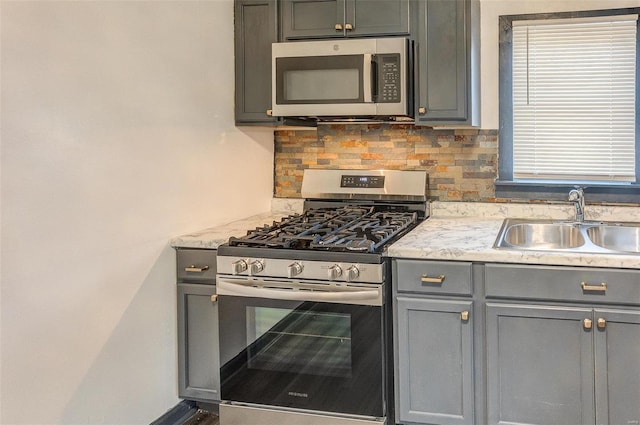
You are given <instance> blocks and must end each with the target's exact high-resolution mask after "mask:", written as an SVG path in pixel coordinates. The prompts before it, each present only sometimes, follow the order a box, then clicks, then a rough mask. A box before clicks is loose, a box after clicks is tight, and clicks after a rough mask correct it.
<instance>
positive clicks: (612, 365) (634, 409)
mask: <svg viewBox="0 0 640 425" xmlns="http://www.w3.org/2000/svg"><path fill="white" fill-rule="evenodd" d="M638 284H639V285H640V281H639V282H638ZM594 313H595V314H594V320H595V323H596V330H595V331H594V338H595V343H594V352H595V371H596V381H595V382H596V388H595V390H596V391H595V394H596V423H597V424H598V425H606V424H625V425H626V424H637V423H640V311H629V310H614V309H608V308H607V309H604V308H597V309H595V310H594Z"/></svg>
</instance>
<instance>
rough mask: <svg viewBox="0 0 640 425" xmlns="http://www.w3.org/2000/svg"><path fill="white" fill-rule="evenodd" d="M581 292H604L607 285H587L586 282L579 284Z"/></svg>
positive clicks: (604, 283) (603, 283)
mask: <svg viewBox="0 0 640 425" xmlns="http://www.w3.org/2000/svg"><path fill="white" fill-rule="evenodd" d="M580 286H582V290H583V291H596V292H606V291H607V283H606V282H602V283H601V284H600V285H589V284H588V283H587V282H582V283H580Z"/></svg>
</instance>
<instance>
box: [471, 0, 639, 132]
mask: <svg viewBox="0 0 640 425" xmlns="http://www.w3.org/2000/svg"><path fill="white" fill-rule="evenodd" d="M624 7H640V0H480V19H481V25H480V29H481V34H480V43H481V46H480V60H481V65H480V66H481V75H480V82H481V91H482V94H481V117H480V119H481V125H480V127H481V128H484V129H497V128H498V125H499V124H498V123H499V121H498V16H500V15H516V14H521V13H542V12H568V11H577V10H594V9H616V8H624Z"/></svg>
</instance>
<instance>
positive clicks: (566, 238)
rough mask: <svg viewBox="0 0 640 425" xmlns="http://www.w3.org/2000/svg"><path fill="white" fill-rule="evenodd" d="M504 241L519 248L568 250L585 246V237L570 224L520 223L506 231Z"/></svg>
mask: <svg viewBox="0 0 640 425" xmlns="http://www.w3.org/2000/svg"><path fill="white" fill-rule="evenodd" d="M504 241H505V242H506V243H508V244H509V245H511V246H513V247H518V248H538V249H566V248H576V247H579V246H582V245H584V236H582V232H580V229H578V228H576V227H574V226H571V225H568V224H554V223H520V224H513V225H511V226H509V227H508V228H507V229H506V231H505V235H504Z"/></svg>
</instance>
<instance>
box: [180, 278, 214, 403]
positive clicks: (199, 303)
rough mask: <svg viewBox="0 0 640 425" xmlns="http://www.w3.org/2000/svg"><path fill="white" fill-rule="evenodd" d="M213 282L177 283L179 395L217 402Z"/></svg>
mask: <svg viewBox="0 0 640 425" xmlns="http://www.w3.org/2000/svg"><path fill="white" fill-rule="evenodd" d="M215 292H216V287H215V285H194V284H186V283H179V284H178V367H179V371H178V395H179V396H180V397H181V398H185V399H189V400H199V401H209V402H215V401H220V354H219V350H218V306H217V303H216V302H212V300H211V296H212V295H214V294H215Z"/></svg>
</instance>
